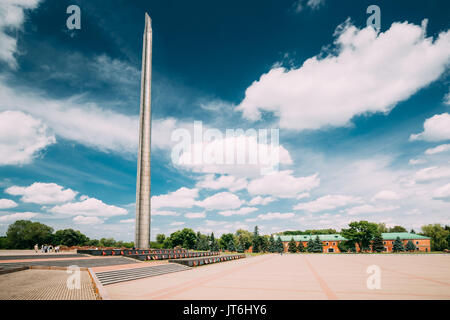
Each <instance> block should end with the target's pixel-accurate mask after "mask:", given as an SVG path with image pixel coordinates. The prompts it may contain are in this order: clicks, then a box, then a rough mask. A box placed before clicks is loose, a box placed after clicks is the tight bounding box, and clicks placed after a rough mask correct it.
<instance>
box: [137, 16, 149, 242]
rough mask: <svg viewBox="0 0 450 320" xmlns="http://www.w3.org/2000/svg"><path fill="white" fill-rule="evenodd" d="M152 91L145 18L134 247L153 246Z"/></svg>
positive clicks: (147, 23) (146, 19)
mask: <svg viewBox="0 0 450 320" xmlns="http://www.w3.org/2000/svg"><path fill="white" fill-rule="evenodd" d="M151 90H152V21H151V19H150V17H149V16H148V14H147V13H146V14H145V31H144V45H143V49H142V74H141V112H140V121H139V153H138V164H137V165H138V168H137V182H136V230H135V240H134V246H135V247H137V248H140V249H148V248H149V246H150V206H151V203H150V199H151V198H150V190H151V189H150V188H151V180H150V146H151V120H152V117H151V115H152V107H151Z"/></svg>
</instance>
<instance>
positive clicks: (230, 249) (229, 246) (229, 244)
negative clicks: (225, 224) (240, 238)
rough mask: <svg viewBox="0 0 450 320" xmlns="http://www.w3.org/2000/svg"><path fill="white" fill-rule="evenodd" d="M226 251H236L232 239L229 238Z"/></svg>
mask: <svg viewBox="0 0 450 320" xmlns="http://www.w3.org/2000/svg"><path fill="white" fill-rule="evenodd" d="M227 249H228V251H230V252H235V251H236V246H235V245H234V240H230V242H229V243H228V248H227Z"/></svg>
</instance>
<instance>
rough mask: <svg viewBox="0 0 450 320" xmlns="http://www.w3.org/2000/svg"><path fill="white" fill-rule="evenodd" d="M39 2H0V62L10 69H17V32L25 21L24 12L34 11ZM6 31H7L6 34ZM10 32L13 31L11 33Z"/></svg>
mask: <svg viewBox="0 0 450 320" xmlns="http://www.w3.org/2000/svg"><path fill="white" fill-rule="evenodd" d="M39 2H40V0H2V1H0V61H3V62H5V63H7V64H8V65H9V66H10V67H11V68H16V67H17V62H16V57H15V55H16V53H17V38H16V37H15V36H14V34H16V35H17V31H18V30H20V29H21V27H22V24H23V23H24V21H25V13H24V11H25V10H27V9H30V10H31V9H35V8H36V7H37V6H38V4H39ZM7 31H9V32H8V33H7ZM10 31H14V32H13V33H11V32H10Z"/></svg>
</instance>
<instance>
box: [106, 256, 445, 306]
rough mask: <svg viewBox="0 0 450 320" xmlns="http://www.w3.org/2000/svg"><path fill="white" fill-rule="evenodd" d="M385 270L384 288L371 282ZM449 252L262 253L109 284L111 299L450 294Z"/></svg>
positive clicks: (433, 296)
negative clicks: (369, 283)
mask: <svg viewBox="0 0 450 320" xmlns="http://www.w3.org/2000/svg"><path fill="white" fill-rule="evenodd" d="M371 265H375V266H378V267H379V268H380V270H381V289H380V290H377V289H374V290H371V289H368V288H367V279H368V277H369V276H370V275H371V274H368V273H367V268H368V267H369V266H371ZM449 270H450V255H432V254H428V255H427V254H423V255H392V254H389V255H362V254H361V255H338V254H336V255H333V254H285V255H282V256H280V255H277V254H273V255H262V256H257V257H254V258H252V259H240V260H234V261H230V262H224V263H218V264H212V265H206V266H202V267H197V268H194V269H193V270H190V271H189V272H178V273H173V274H165V275H161V276H158V277H153V278H147V279H139V280H134V281H129V282H122V283H117V284H110V285H108V286H105V287H104V288H103V289H104V290H105V291H106V292H107V294H108V296H109V297H110V298H111V299H219V300H225V299H257V300H258V299H450V273H449Z"/></svg>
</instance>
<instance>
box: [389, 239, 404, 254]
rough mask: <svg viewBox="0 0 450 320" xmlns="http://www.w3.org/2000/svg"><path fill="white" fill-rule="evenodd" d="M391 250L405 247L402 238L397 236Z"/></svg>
mask: <svg viewBox="0 0 450 320" xmlns="http://www.w3.org/2000/svg"><path fill="white" fill-rule="evenodd" d="M392 251H394V252H402V251H405V247H404V246H403V242H402V240H400V237H397V238H396V239H395V241H394V245H393V246H392Z"/></svg>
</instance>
